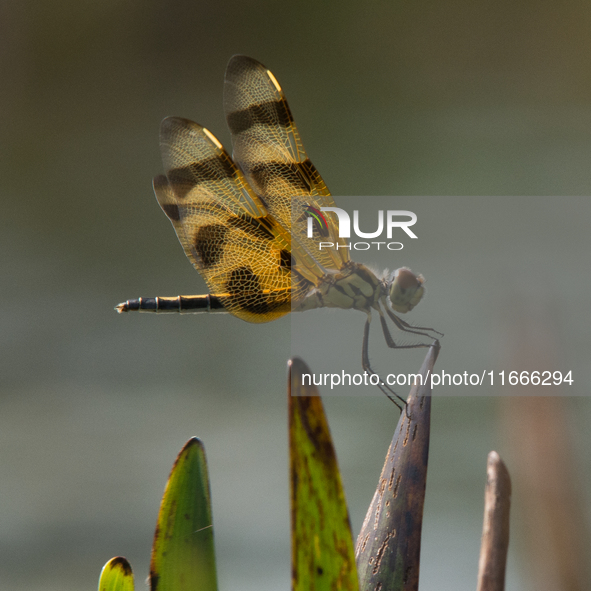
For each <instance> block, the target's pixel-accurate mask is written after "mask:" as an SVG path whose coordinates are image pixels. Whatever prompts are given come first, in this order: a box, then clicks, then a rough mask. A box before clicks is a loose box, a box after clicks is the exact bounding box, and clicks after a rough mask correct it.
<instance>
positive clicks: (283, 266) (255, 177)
mask: <svg viewBox="0 0 591 591" xmlns="http://www.w3.org/2000/svg"><path fill="white" fill-rule="evenodd" d="M224 110H225V114H226V120H227V123H228V127H229V129H230V132H231V136H232V147H233V153H232V156H230V155H229V154H228V152H227V151H226V150H225V149H224V147H223V146H222V144H221V143H220V142H219V141H218V139H217V138H216V137H215V136H214V135H213V134H212V133H211V132H210V131H209V130H208V129H206V128H205V127H202V126H201V125H199V124H197V123H194V122H193V121H190V120H188V119H182V118H179V117H168V118H166V119H164V120H163V121H162V124H161V127H160V148H161V152H162V160H163V163H164V168H165V171H166V174H164V175H159V176H157V177H155V178H154V180H153V187H154V193H155V194H156V199H157V200H158V203H159V204H160V207H161V208H162V211H163V212H164V213H165V214H166V216H167V217H168V219H169V220H170V221H171V223H172V225H173V227H174V229H175V231H176V234H177V236H178V239H179V241H180V243H181V245H182V247H183V249H184V251H185V254H186V255H187V257H188V258H189V260H190V261H191V263H192V264H193V266H194V267H195V268H196V269H197V271H198V272H199V273H200V274H201V276H202V277H203V279H204V280H205V282H206V284H207V286H208V288H209V291H210V293H208V294H205V295H188V296H176V297H155V298H137V299H132V300H127V301H126V302H123V303H121V304H119V305H118V306H117V307H116V310H117V311H118V312H120V313H123V312H130V311H139V312H152V313H181V314H199V313H229V314H232V315H234V316H236V317H237V318H240V319H241V320H245V321H247V322H253V323H262V322H269V321H272V320H276V319H277V318H280V317H282V316H284V315H285V314H288V313H290V312H303V311H306V310H311V309H315V308H323V307H327V308H341V309H347V310H350V309H352V310H359V311H361V312H364V313H365V314H366V315H367V320H366V323H365V327H364V333H363V344H362V356H361V357H362V367H363V369H364V370H365V371H367V372H368V374H370V375H376V376H377V374H376V372H374V370H373V369H372V368H371V365H370V361H369V333H370V324H371V320H372V314H373V313H377V316H378V318H379V321H380V324H381V328H382V332H383V334H384V338H385V341H386V344H387V345H388V347H390V348H392V349H397V348H415V347H428V346H430V345H428V344H423V343H421V344H412V345H408V344H406V345H404V344H398V343H396V341H395V340H394V338H393V337H392V334H391V332H390V329H389V326H388V319H389V320H391V321H392V323H393V324H394V325H395V326H396V327H397V328H398V329H400V330H401V331H403V332H406V333H413V334H416V335H420V336H425V337H430V338H434V337H433V333H436V334H439V335H441V333H439V332H438V331H435V330H434V329H431V328H427V327H415V326H412V325H410V324H409V323H407V322H405V321H404V320H402V319H401V318H400V317H399V315H398V314H402V313H406V312H409V311H410V310H412V309H413V308H414V307H415V306H416V305H417V304H418V303H419V301H420V300H421V299H422V297H423V295H424V293H425V286H424V278H423V277H422V276H421V275H417V274H415V273H413V272H412V271H411V270H410V269H408V268H406V267H402V268H400V269H397V270H395V271H394V272H391V273H388V272H385V273H384V274H383V276H381V277H378V276H377V275H376V274H375V273H374V272H373V271H371V270H370V269H369V268H368V267H366V266H365V265H363V264H360V263H357V262H354V261H352V260H351V259H350V257H349V250H348V248H347V243H346V240H345V239H344V238H340V237H339V232H338V217H337V216H336V215H335V213H334V212H323V210H322V208H327V207H335V202H334V200H333V198H332V196H331V194H330V192H329V190H328V188H327V186H326V184H325V183H324V181H323V180H322V177H321V176H320V174H319V173H318V171H317V170H316V168H315V166H314V165H313V164H312V162H311V161H310V159H309V158H308V155H307V154H306V151H305V149H304V146H303V144H302V140H301V138H300V134H299V132H298V129H297V127H296V125H295V122H294V119H293V116H292V114H291V110H290V108H289V105H288V103H287V100H286V99H285V95H284V93H283V90H282V88H281V86H280V85H279V82H278V81H277V78H276V77H275V76H274V75H273V74H272V73H271V71H270V70H268V69H267V68H266V67H265V66H263V65H262V64H261V63H260V62H258V61H256V60H255V59H253V58H250V57H247V56H243V55H236V56H234V57H232V58H231V60H230V62H229V63H228V66H227V69H226V74H225V81H224ZM309 218H310V219H312V220H313V221H312V223H310V222H309V221H308V219H309ZM310 226H311V229H312V231H311V232H310ZM319 239H321V240H323V241H325V242H328V241H331V242H332V243H333V245H335V247H332V248H323V249H321V250H319V247H318V240H319ZM441 336H442V335H441ZM377 385H378V387H379V388H380V390H382V391H383V392H384V393H385V394H386V396H388V397H389V398H390V399H391V400H392V401H393V402H395V404H397V406H399V407H400V405H399V404H398V403H397V402H396V400H395V399H394V397H396V398H398V399H399V400H401V401H403V402H404V400H403V399H402V398H401V397H400V396H398V395H397V394H396V393H395V392H394V391H393V390H392V389H391V388H389V387H388V386H386V385H385V384H384V383H383V382H382V381H381V380H379V381H378V384H377Z"/></svg>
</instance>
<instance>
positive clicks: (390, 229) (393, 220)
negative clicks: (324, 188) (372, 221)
mask: <svg viewBox="0 0 591 591" xmlns="http://www.w3.org/2000/svg"><path fill="white" fill-rule="evenodd" d="M322 212H332V213H334V214H335V215H336V216H337V223H338V228H339V238H351V216H350V215H349V214H348V213H347V212H346V211H345V210H344V209H343V208H341V207H321V208H320V209H316V208H315V207H312V206H308V207H307V208H306V210H305V213H306V214H307V218H308V227H307V236H308V238H314V230H316V234H317V236H320V237H321V238H327V237H328V236H329V231H328V223H327V221H326V218H325V216H324V215H323V214H322ZM377 214H378V215H377V217H378V222H377V230H375V231H373V232H363V231H362V230H361V229H360V227H359V225H360V222H359V210H357V209H355V210H353V234H354V235H355V236H357V237H358V238H364V239H366V240H367V239H372V238H381V237H382V235H383V234H384V231H385V234H386V238H387V239H388V240H391V239H392V237H393V235H394V230H395V229H399V230H402V231H403V232H405V234H406V235H407V236H408V237H409V238H412V239H417V238H418V236H417V235H416V234H415V233H414V232H413V231H412V230H411V229H410V226H414V225H415V224H416V222H417V215H416V214H415V213H414V212H412V211H408V210H402V209H389V210H386V211H385V212H384V210H383V209H380V210H379V211H378V212H377ZM381 247H385V248H387V249H388V250H402V249H403V248H404V244H403V243H402V242H386V241H385V240H383V241H380V240H377V241H371V242H357V241H356V242H349V243H347V244H339V243H338V242H328V241H321V242H318V250H323V249H328V248H336V249H339V248H348V249H349V250H351V249H353V250H369V249H371V248H376V249H377V250H380V248H381Z"/></svg>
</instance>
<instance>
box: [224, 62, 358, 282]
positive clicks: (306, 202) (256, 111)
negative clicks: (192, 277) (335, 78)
mask: <svg viewBox="0 0 591 591" xmlns="http://www.w3.org/2000/svg"><path fill="white" fill-rule="evenodd" d="M224 109H225V111H226V119H227V121H228V126H229V128H230V131H231V133H232V143H233V149H234V151H233V157H234V160H235V162H236V163H237V164H238V166H240V168H241V169H242V171H243V172H244V174H245V177H246V178H247V180H248V182H249V184H250V186H251V187H252V188H253V189H254V191H255V192H256V193H257V194H258V195H259V196H260V197H261V200H262V201H263V202H264V204H265V205H266V207H267V209H268V211H269V213H270V214H271V215H273V217H275V218H276V219H277V220H278V221H279V222H280V223H281V224H282V225H283V226H284V227H286V228H291V230H292V236H294V237H297V243H295V242H296V241H294V244H292V252H293V254H294V257H295V259H296V268H298V267H299V266H305V267H307V268H308V271H311V272H313V273H315V274H316V275H317V276H319V275H320V272H319V270H318V269H315V268H314V267H316V268H317V267H318V266H320V267H322V268H323V269H340V268H341V267H342V266H343V264H344V263H345V262H347V261H348V260H349V253H348V250H347V248H340V249H337V248H335V249H325V250H323V251H319V250H318V239H319V238H320V236H322V237H321V239H322V240H324V241H329V242H333V243H339V245H342V246H345V244H346V243H345V242H344V240H343V239H339V238H338V224H337V218H336V216H335V214H334V213H325V214H324V217H325V219H326V221H327V226H328V227H327V228H326V227H325V228H323V229H320V228H317V227H316V225H314V232H315V234H314V237H313V238H312V239H308V238H307V228H308V224H307V217H308V214H307V211H308V208H309V207H312V208H313V209H316V210H318V209H319V208H321V207H334V206H335V204H334V200H333V199H332V197H331V196H330V193H329V191H328V188H327V187H326V184H325V183H324V181H323V180H322V177H321V176H320V174H319V173H318V171H317V170H316V168H315V166H314V165H313V164H312V162H310V159H309V158H308V155H307V154H306V151H305V149H304V146H303V144H302V141H301V139H300V135H299V133H298V130H297V127H296V125H295V123H294V120H293V117H292V114H291V110H290V108H289V105H288V104H287V101H286V99H285V96H284V94H283V91H282V89H281V87H280V85H279V83H278V82H277V79H276V78H275V76H274V75H273V74H272V73H271V72H270V71H269V70H267V68H265V66H263V65H262V64H260V63H259V62H257V61H256V60H254V59H252V58H249V57H246V56H241V55H238V56H234V57H233V58H232V59H231V60H230V62H229V64H228V68H227V70H226V77H225V85H224ZM311 257H313V259H314V260H312V259H311ZM322 274H324V271H322Z"/></svg>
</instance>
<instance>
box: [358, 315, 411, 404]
mask: <svg viewBox="0 0 591 591" xmlns="http://www.w3.org/2000/svg"><path fill="white" fill-rule="evenodd" d="M370 325H371V312H370V313H369V314H368V315H367V320H366V322H365V327H364V329H363V345H362V347H361V366H362V367H363V369H364V370H365V371H366V372H367V373H369V374H370V375H374V376H377V377H378V380H379V381H378V383H377V384H376V385H377V387H378V388H379V389H380V391H381V392H382V394H385V395H386V397H387V398H388V399H389V400H391V401H392V402H393V403H394V404H395V405H396V406H397V407H398V408H399V409H400V412H402V407H401V406H400V404H398V402H396V400H395V398H394V397H396V398H398V400H400V401H401V402H402V403H403V404H404V406H405V408H406V400H405V399H404V398H402V396H399V395H398V394H396V392H394V390H392V388H390V387H389V386H387V385H386V384H384V382H383V380H382V378H380V376H379V374H377V373H376V372H375V371H374V370H373V369H372V368H371V365H370V363H369V328H370Z"/></svg>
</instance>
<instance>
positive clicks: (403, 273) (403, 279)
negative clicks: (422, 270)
mask: <svg viewBox="0 0 591 591" xmlns="http://www.w3.org/2000/svg"><path fill="white" fill-rule="evenodd" d="M424 281H425V279H424V278H423V276H422V275H415V274H414V273H413V272H412V271H411V270H410V269H409V268H407V267H401V268H400V269H396V271H394V272H393V273H392V275H391V276H390V282H391V283H390V293H389V294H388V296H389V298H390V303H391V304H392V308H394V310H396V312H401V313H404V312H410V311H411V310H412V309H413V308H414V307H415V306H416V305H417V304H418V303H419V302H420V301H421V298H422V297H423V294H424V293H425V287H424V285H423V283H424Z"/></svg>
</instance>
